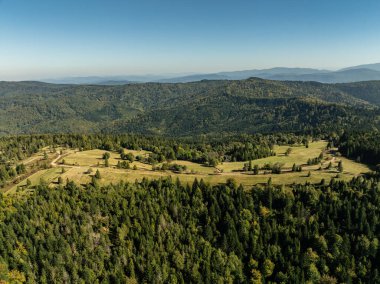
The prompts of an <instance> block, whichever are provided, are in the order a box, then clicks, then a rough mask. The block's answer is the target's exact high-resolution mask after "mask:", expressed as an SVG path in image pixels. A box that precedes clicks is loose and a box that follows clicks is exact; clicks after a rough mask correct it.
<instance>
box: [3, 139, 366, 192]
mask: <svg viewBox="0 0 380 284" xmlns="http://www.w3.org/2000/svg"><path fill="white" fill-rule="evenodd" d="M326 145H327V143H326V142H325V141H318V142H312V143H310V144H309V147H308V148H306V147H305V146H293V147H289V146H275V147H274V151H275V152H276V155H275V156H272V157H267V158H263V159H258V160H253V161H252V165H259V166H260V167H261V166H263V165H265V164H275V163H281V164H283V168H282V173H281V174H271V173H266V172H265V171H263V170H261V171H260V172H259V174H258V175H253V174H252V172H243V171H242V169H243V166H244V163H246V162H224V163H222V164H219V165H218V166H216V167H208V166H204V165H201V164H197V163H193V162H189V161H179V160H175V161H172V162H171V163H176V164H180V165H186V167H187V170H186V171H184V172H182V173H174V172H172V171H153V170H152V165H149V164H145V163H142V162H138V161H134V162H133V163H131V164H130V165H131V169H118V168H116V165H117V163H118V161H121V159H120V155H119V154H118V153H116V152H109V153H110V159H109V167H105V165H104V160H103V159H102V155H103V153H104V152H105V151H104V150H89V151H78V150H74V149H66V150H62V149H61V151H60V152H61V153H60V154H58V152H57V153H49V159H48V166H49V167H48V168H47V169H42V170H38V171H36V172H33V173H31V174H30V175H27V176H25V178H24V179H21V180H17V182H16V181H15V182H14V184H13V185H11V186H9V187H8V188H6V190H5V192H6V194H12V193H15V192H17V191H23V192H28V191H29V190H30V188H33V186H35V185H36V184H38V183H39V182H40V181H41V180H44V181H45V182H47V183H49V184H52V185H54V184H57V183H58V178H59V177H61V178H62V180H63V181H66V179H69V180H73V181H75V182H76V183H79V184H86V183H88V182H90V181H91V177H92V175H94V174H95V172H96V170H99V172H100V174H101V179H100V180H99V183H100V184H107V183H111V182H112V183H117V182H119V181H121V180H124V181H129V182H134V181H135V180H141V179H142V178H144V177H146V178H160V177H168V176H171V177H172V178H173V179H176V178H179V179H180V180H181V181H182V182H185V183H192V182H193V181H194V179H195V178H197V179H198V180H200V179H203V180H204V181H205V182H208V183H211V184H218V183H224V182H226V181H227V179H230V178H233V179H235V180H236V182H237V183H238V184H240V183H241V184H242V185H243V186H246V187H250V186H253V185H256V184H264V183H266V182H267V181H268V179H269V178H272V183H273V184H283V185H289V184H293V183H305V182H310V183H318V182H320V181H321V180H322V179H325V180H326V181H327V182H329V181H330V179H331V178H339V179H342V180H349V179H351V178H352V177H354V176H358V175H360V174H363V173H365V172H368V171H370V168H369V167H368V166H366V165H364V164H361V163H357V162H355V161H352V160H349V159H346V158H344V157H340V156H339V155H337V154H336V151H334V150H333V151H327V150H325V148H326ZM288 148H291V152H290V154H289V155H285V152H286V150H287V149H288ZM125 152H126V153H128V152H130V153H132V154H133V155H134V156H142V157H144V156H147V155H149V152H148V151H143V150H142V151H133V150H128V149H126V150H125ZM321 152H323V154H324V158H323V160H322V162H321V163H318V164H317V165H307V161H308V159H313V158H316V157H318V156H319V155H320V153H321ZM42 159H43V153H42V152H41V153H38V154H36V155H35V156H32V157H30V158H28V159H27V160H26V163H33V162H34V163H40V162H41V161H42ZM339 161H342V163H343V172H342V173H339V172H338V170H337V166H338V163H339ZM330 163H331V164H332V167H331V168H330V169H327V167H328V165H329V164H330ZM293 164H297V165H302V172H292V171H291V169H292V166H293ZM134 166H136V167H135V168H136V169H135V170H133V167H134ZM309 172H310V176H309V175H308V173H309ZM337 175H338V177H337ZM27 179H29V181H30V183H31V185H30V186H29V187H28V188H29V189H28V188H27Z"/></svg>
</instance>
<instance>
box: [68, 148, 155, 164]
mask: <svg viewBox="0 0 380 284" xmlns="http://www.w3.org/2000/svg"><path fill="white" fill-rule="evenodd" d="M105 152H108V153H110V158H109V160H108V162H109V166H111V167H112V166H116V165H117V163H118V161H121V159H120V154H119V153H116V152H110V151H104V150H98V149H95V150H89V151H73V152H72V153H69V154H68V155H67V156H65V157H63V158H62V160H64V161H65V164H66V165H73V166H93V167H95V166H98V164H99V166H104V160H103V154H104V153H105ZM125 152H126V153H132V154H133V155H135V156H138V155H140V156H146V155H147V154H148V153H149V152H147V151H134V150H125ZM131 165H132V166H134V165H136V166H137V167H140V168H147V165H144V164H143V163H140V162H135V163H133V164H131ZM148 166H149V168H151V166H150V165H148Z"/></svg>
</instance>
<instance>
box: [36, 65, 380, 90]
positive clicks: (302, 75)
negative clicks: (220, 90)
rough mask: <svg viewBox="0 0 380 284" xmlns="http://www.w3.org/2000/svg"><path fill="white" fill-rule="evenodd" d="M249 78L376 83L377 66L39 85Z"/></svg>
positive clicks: (64, 80)
mask: <svg viewBox="0 0 380 284" xmlns="http://www.w3.org/2000/svg"><path fill="white" fill-rule="evenodd" d="M251 77H257V78H261V79H269V80H281V81H316V82H320V83H350V82H359V81H372V80H380V63H375V64H366V65H359V66H352V67H347V68H343V69H340V70H337V71H330V70H320V69H312V68H286V67H276V68H271V69H254V70H244V71H232V72H218V73H207V74H191V75H180V76H179V75H177V76H175V75H127V76H89V77H68V78H57V79H42V80H41V81H43V82H47V83H56V84H96V85H120V84H128V83H138V82H141V83H146V82H160V83H188V82H196V81H201V80H244V79H248V78H251Z"/></svg>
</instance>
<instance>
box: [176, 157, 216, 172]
mask: <svg viewBox="0 0 380 284" xmlns="http://www.w3.org/2000/svg"><path fill="white" fill-rule="evenodd" d="M170 164H178V165H182V166H186V167H187V170H186V172H188V173H194V174H206V175H208V174H215V173H217V172H218V170H217V169H216V168H214V167H208V166H205V165H201V164H197V163H193V162H190V161H181V160H173V161H170Z"/></svg>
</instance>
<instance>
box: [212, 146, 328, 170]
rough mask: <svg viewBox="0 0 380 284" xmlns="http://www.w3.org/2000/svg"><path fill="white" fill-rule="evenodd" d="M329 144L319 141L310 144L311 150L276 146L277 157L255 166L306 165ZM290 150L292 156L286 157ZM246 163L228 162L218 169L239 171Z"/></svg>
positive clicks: (260, 160) (254, 162) (299, 147)
mask: <svg viewBox="0 0 380 284" xmlns="http://www.w3.org/2000/svg"><path fill="white" fill-rule="evenodd" d="M326 145H327V142H325V141H318V142H313V143H310V144H309V148H306V147H305V146H295V147H289V146H274V151H275V152H276V156H272V157H267V158H263V159H258V160H253V161H252V164H253V165H258V166H263V165H265V164H275V163H282V164H284V167H288V168H290V167H292V166H293V164H297V165H301V164H306V163H307V160H308V159H309V158H316V157H318V156H319V154H320V153H321V152H322V150H323V149H325V148H326ZM288 148H291V149H292V152H291V153H290V155H288V156H286V155H285V152H286V150H287V149H288ZM244 163H246V162H226V163H223V164H220V165H218V169H220V170H223V171H224V172H232V171H239V170H241V169H242V168H243V166H244Z"/></svg>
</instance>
